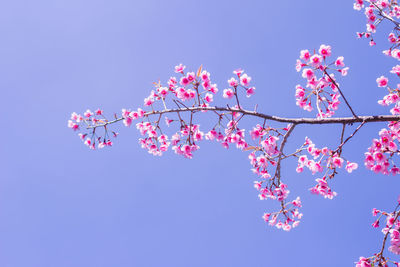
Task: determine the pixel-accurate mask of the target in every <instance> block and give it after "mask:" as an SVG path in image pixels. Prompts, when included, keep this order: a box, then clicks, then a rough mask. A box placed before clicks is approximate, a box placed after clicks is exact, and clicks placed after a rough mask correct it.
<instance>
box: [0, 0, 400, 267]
mask: <svg viewBox="0 0 400 267" xmlns="http://www.w3.org/2000/svg"><path fill="white" fill-rule="evenodd" d="M364 28H365V17H364V15H363V14H362V13H360V12H356V11H354V10H353V8H352V1H344V0H340V1H318V0H307V1H248V2H243V1H235V0H233V1H232V0H231V1H224V0H223V1H209V0H205V1H174V0H170V1H154V0H153V1H152V0H148V1H127V0H126V1H123V0H115V1H101V0H100V1H91V0H86V1H77V0H70V1H44V0H38V1H20V0H13V1H4V2H2V3H0V34H1V37H2V38H1V40H2V41H1V45H0V90H1V93H2V97H1V98H0V99H1V100H0V101H1V102H0V114H2V115H1V121H2V131H1V132H0V137H1V140H2V142H1V144H0V162H1V164H0V166H1V169H2V171H1V173H2V174H1V175H0V265H1V266H4V267H52V266H58V267H63V266H75V267H80V266H82V267H83V266H85V267H92V266H93V267H103V266H104V267H108V266H113V267H125V266H127V267H128V266H173V267H175V266H177V267H178V266H352V264H353V262H355V261H357V260H358V257H359V256H362V255H363V256H369V255H371V254H372V253H374V252H377V251H378V249H379V248H380V242H381V240H382V238H383V235H382V234H381V233H380V231H379V230H374V229H372V227H371V223H372V222H373V217H372V216H371V209H372V208H373V207H376V208H379V209H386V210H391V209H393V207H394V204H395V200H396V199H397V196H398V194H399V190H398V188H399V186H400V181H399V178H398V177H392V176H388V177H386V176H382V175H375V174H373V173H371V172H370V171H367V170H366V169H365V168H364V167H363V153H364V152H365V151H366V149H367V148H368V147H369V145H370V143H371V139H372V138H374V137H376V136H377V132H378V131H379V129H381V128H382V127H385V125H384V124H383V123H381V124H376V125H368V126H365V127H364V128H363V129H362V130H360V132H359V134H358V135H357V138H355V139H354V140H352V141H351V142H349V143H348V145H346V146H345V149H344V153H345V156H346V158H348V159H351V160H353V161H356V162H358V163H359V165H360V168H359V169H358V170H357V171H356V172H354V173H353V174H351V175H350V174H347V173H345V172H341V173H340V174H339V175H338V176H337V177H336V178H335V180H334V182H333V183H332V187H333V188H334V190H335V191H336V192H338V196H337V198H336V199H334V200H326V199H323V198H321V197H319V196H315V195H311V194H310V193H309V192H308V188H310V187H312V186H313V185H314V183H315V182H314V179H315V178H317V177H314V176H312V175H311V174H310V173H309V172H305V173H304V174H300V175H299V174H297V173H296V172H295V167H296V163H295V162H294V161H292V162H290V161H288V162H287V163H285V166H284V167H283V170H282V175H283V177H284V180H285V181H286V183H287V184H288V185H289V186H290V189H291V196H292V197H295V196H297V195H300V196H301V197H302V200H303V205H304V207H303V208H302V211H303V213H304V218H303V220H302V222H301V224H300V226H299V227H298V228H296V229H294V230H293V231H291V232H289V233H286V232H282V231H279V230H276V229H274V228H271V227H269V226H267V225H266V224H265V223H264V222H263V220H262V219H261V216H262V214H263V213H264V212H265V211H267V210H270V209H271V208H273V206H274V204H275V203H273V202H271V201H260V200H258V198H257V192H256V190H255V189H254V188H253V181H254V180H255V179H256V177H255V176H254V175H253V174H252V172H251V171H250V167H251V166H250V164H249V163H248V160H247V153H245V152H241V151H238V150H235V149H230V150H225V149H224V148H222V147H221V146H220V145H218V144H216V143H206V142H204V143H202V144H201V149H200V150H199V151H197V152H196V154H195V157H194V159H193V160H187V159H184V158H181V157H179V156H177V155H175V154H173V153H172V152H169V153H166V154H165V155H164V156H163V157H161V158H159V157H153V156H151V155H149V154H148V153H147V152H146V151H144V150H142V149H141V148H140V146H139V144H138V142H137V139H138V138H139V133H138V132H137V131H136V130H135V129H134V128H125V127H122V125H120V126H118V128H119V132H120V136H119V137H118V139H117V140H115V146H114V147H113V148H111V149H105V150H101V151H91V150H89V149H87V148H86V147H85V146H84V145H83V144H82V143H81V142H80V141H79V139H78V137H77V136H76V135H75V134H74V133H72V131H71V130H70V129H68V128H67V120H68V119H69V116H70V114H71V112H73V111H76V112H84V111H85V110H86V109H87V108H90V109H92V110H93V109H96V108H98V107H101V108H102V109H104V111H105V113H106V114H109V115H112V114H113V113H114V112H116V113H119V112H120V110H121V108H132V109H133V108H137V107H141V106H142V104H143V98H145V97H147V96H148V94H149V92H150V90H151V89H152V82H154V81H157V80H158V79H161V81H164V82H165V81H166V80H167V79H168V78H169V77H170V76H171V75H173V67H174V66H175V65H176V64H179V63H184V64H185V65H187V66H188V68H191V69H193V70H195V69H197V67H198V66H199V65H200V64H203V66H204V68H205V69H207V70H208V71H210V73H211V75H212V80H213V81H214V82H216V83H217V84H218V85H219V88H220V89H223V87H225V86H226V80H227V79H229V78H230V77H231V75H232V71H233V70H234V69H236V68H238V67H241V68H244V69H245V70H246V72H247V73H248V74H249V75H250V76H251V77H253V84H254V85H255V86H256V88H257V92H256V97H254V98H253V99H250V100H248V101H247V102H246V105H248V107H253V106H254V104H255V103H258V104H259V110H260V111H262V112H264V113H268V114H273V115H280V116H295V117H300V116H307V117H309V116H314V115H313V114H309V113H308V112H305V111H302V110H300V109H299V108H298V107H297V106H296V105H295V98H294V92H295V89H294V88H295V85H296V84H298V83H304V81H303V79H302V78H301V76H300V75H299V74H298V73H296V71H295V69H294V63H295V61H296V59H297V58H298V56H299V51H300V50H301V49H313V48H315V49H317V48H319V46H320V44H330V45H331V46H332V47H333V55H334V56H340V55H342V56H344V58H345V63H346V64H347V66H349V67H350V71H349V75H348V76H347V77H346V78H344V79H341V80H340V83H341V86H342V90H344V92H345V95H346V97H347V98H348V99H349V101H350V103H351V104H352V106H353V108H354V110H355V111H356V113H358V114H362V115H367V114H372V113H373V114H388V109H386V108H383V107H380V106H378V105H377V104H376V101H377V100H378V99H380V98H381V97H382V96H383V95H384V94H385V93H386V92H385V91H384V90H383V89H381V88H377V87H376V82H375V79H376V78H377V77H379V76H381V75H387V76H388V77H389V78H391V80H390V81H392V82H393V81H394V79H393V78H394V77H393V75H391V76H389V73H388V72H389V70H390V69H391V67H392V66H393V65H395V64H396V62H394V60H393V59H389V58H386V57H384V56H383V55H382V53H381V51H382V50H383V49H384V48H386V46H387V42H386V35H383V34H381V33H380V34H379V33H378V36H379V37H380V39H378V45H377V46H376V47H373V48H370V47H369V46H368V44H367V41H365V40H358V39H356V37H355V32H357V31H362V30H364ZM384 28H385V27H384ZM387 29H388V28H387ZM381 32H383V31H382V30H381ZM340 115H349V112H348V111H347V110H346V109H345V107H344V106H342V108H341V110H340V111H339V112H338V116H340ZM204 120H206V119H204ZM245 123H247V125H249V126H250V125H253V124H255V123H258V121H255V120H254V121H251V120H249V121H247V122H245ZM353 128H354V126H353ZM339 132H340V129H339V128H338V127H337V126H333V125H331V126H326V127H320V126H301V127H300V126H299V127H298V128H297V129H296V130H295V132H294V133H293V136H292V137H291V139H290V143H289V144H288V147H287V149H288V150H290V149H295V148H296V147H297V146H299V145H300V144H302V142H303V140H304V137H305V136H309V137H310V138H311V139H312V140H313V141H314V142H315V143H316V144H317V145H319V146H323V145H328V144H329V145H331V146H335V145H337V142H338V134H339ZM332 148H333V147H332ZM387 253H389V252H387ZM395 258H396V257H394V259H395ZM397 259H398V258H397Z"/></svg>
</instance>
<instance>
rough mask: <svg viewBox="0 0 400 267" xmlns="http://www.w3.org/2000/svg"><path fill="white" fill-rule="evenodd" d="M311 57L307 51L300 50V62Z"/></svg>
mask: <svg viewBox="0 0 400 267" xmlns="http://www.w3.org/2000/svg"><path fill="white" fill-rule="evenodd" d="M310 57H311V55H310V52H309V51H308V50H301V51H300V59H302V60H305V61H307V60H309V59H310Z"/></svg>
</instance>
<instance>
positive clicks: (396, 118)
mask: <svg viewBox="0 0 400 267" xmlns="http://www.w3.org/2000/svg"><path fill="white" fill-rule="evenodd" d="M202 110H203V111H208V110H210V111H226V112H238V113H241V114H244V115H249V116H253V117H258V118H262V119H265V120H271V121H277V122H284V123H294V124H335V123H341V124H343V123H346V124H351V123H357V122H364V123H369V122H385V121H399V120H400V115H367V116H358V117H338V118H286V117H278V116H273V115H268V114H263V113H258V112H256V111H249V110H244V109H237V108H231V107H186V108H177V109H164V110H155V111H149V112H146V113H145V114H144V116H150V115H156V114H164V113H178V112H193V111H202ZM122 120H124V118H123V117H120V118H117V119H115V120H112V121H108V122H105V123H102V124H98V125H95V126H90V125H88V127H87V129H93V128H97V127H103V126H105V125H109V124H113V123H116V122H119V121H122Z"/></svg>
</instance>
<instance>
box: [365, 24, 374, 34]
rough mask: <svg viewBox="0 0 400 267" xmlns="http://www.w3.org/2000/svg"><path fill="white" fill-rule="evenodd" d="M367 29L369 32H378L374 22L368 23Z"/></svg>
mask: <svg viewBox="0 0 400 267" xmlns="http://www.w3.org/2000/svg"><path fill="white" fill-rule="evenodd" d="M367 31H368V32H372V33H376V26H375V25H374V24H373V23H368V24H367Z"/></svg>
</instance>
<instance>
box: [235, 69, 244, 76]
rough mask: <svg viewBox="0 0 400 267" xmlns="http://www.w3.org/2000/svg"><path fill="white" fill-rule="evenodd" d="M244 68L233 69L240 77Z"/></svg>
mask: <svg viewBox="0 0 400 267" xmlns="http://www.w3.org/2000/svg"><path fill="white" fill-rule="evenodd" d="M242 73H243V70H242V69H236V70H234V71H233V74H236V75H237V76H238V77H240V75H242Z"/></svg>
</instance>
